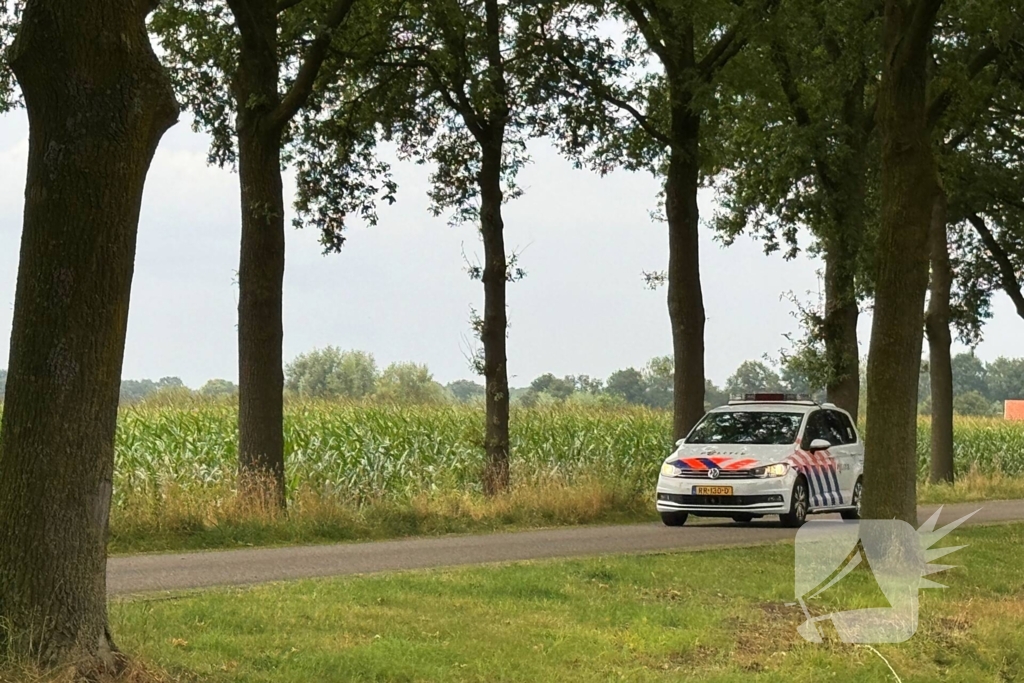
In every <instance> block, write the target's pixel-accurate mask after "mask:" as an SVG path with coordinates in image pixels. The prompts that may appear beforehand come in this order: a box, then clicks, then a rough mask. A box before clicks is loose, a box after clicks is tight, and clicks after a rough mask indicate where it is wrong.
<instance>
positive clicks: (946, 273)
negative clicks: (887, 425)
mask: <svg viewBox="0 0 1024 683" xmlns="http://www.w3.org/2000/svg"><path fill="white" fill-rule="evenodd" d="M930 238H931V262H932V277H931V292H930V295H929V299H928V313H927V315H926V316H925V328H926V330H927V332H928V369H929V374H930V378H931V387H932V463H931V465H932V467H931V482H932V483H933V484H934V483H938V482H950V483H952V482H953V476H954V473H953V365H952V358H951V355H950V346H951V344H952V342H953V340H952V336H951V335H950V332H949V319H950V313H949V292H950V288H951V287H952V283H953V269H952V268H951V267H950V263H949V235H948V228H947V225H946V195H945V193H944V192H942V191H941V190H940V191H939V192H937V193H936V195H935V206H934V208H933V210H932V228H931V235H930Z"/></svg>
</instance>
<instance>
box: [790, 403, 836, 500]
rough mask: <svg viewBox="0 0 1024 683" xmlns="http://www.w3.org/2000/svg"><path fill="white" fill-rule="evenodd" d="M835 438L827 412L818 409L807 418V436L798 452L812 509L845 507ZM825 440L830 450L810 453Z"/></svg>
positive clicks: (805, 433) (805, 428)
mask: <svg viewBox="0 0 1024 683" xmlns="http://www.w3.org/2000/svg"><path fill="white" fill-rule="evenodd" d="M836 438H837V437H836V435H835V434H833V430H832V428H831V425H830V421H829V419H828V414H827V411H825V410H815V411H814V412H812V413H811V414H810V415H808V417H807V424H806V425H805V427H804V435H803V438H802V439H801V441H800V450H799V451H798V452H797V461H798V463H799V464H802V465H803V468H802V469H801V471H802V472H803V474H804V476H805V477H806V478H807V485H808V488H809V489H810V494H811V506H812V507H816V508H823V507H825V508H828V507H838V506H841V505H843V504H844V503H843V501H844V500H845V496H843V495H842V491H841V490H840V485H839V460H838V459H837V458H836V456H835V455H834V454H833V452H832V451H833V449H834V448H836V444H835V441H834V439H836ZM817 439H824V440H825V441H828V442H829V444H831V447H830V448H829V449H828V450H824V451H816V452H813V453H812V452H811V443H813V442H814V441H816V440H817Z"/></svg>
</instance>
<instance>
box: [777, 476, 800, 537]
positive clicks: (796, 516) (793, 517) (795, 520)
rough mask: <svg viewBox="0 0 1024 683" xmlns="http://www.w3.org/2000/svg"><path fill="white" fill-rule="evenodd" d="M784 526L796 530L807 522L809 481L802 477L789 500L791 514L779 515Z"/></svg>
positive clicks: (795, 485)
mask: <svg viewBox="0 0 1024 683" xmlns="http://www.w3.org/2000/svg"><path fill="white" fill-rule="evenodd" d="M779 519H780V520H781V521H782V526H785V527H789V528H792V529H795V528H797V527H801V526H803V525H804V522H806V521H807V481H806V480H805V479H804V478H803V477H800V478H799V479H797V480H796V483H795V484H793V494H792V495H791V496H790V498H789V512H788V513H787V514H784V515H779Z"/></svg>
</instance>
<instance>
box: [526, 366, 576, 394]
mask: <svg viewBox="0 0 1024 683" xmlns="http://www.w3.org/2000/svg"><path fill="white" fill-rule="evenodd" d="M530 389H531V390H532V391H534V392H536V393H539V394H548V395H549V396H551V397H552V398H553V399H555V400H556V401H564V400H565V399H567V398H569V397H570V396H572V394H573V392H575V391H576V382H575V380H574V379H573V378H572V377H564V378H562V379H559V378H557V377H555V376H554V375H552V374H551V373H550V372H549V373H547V374H546V375H541V376H540V377H538V378H537V379H535V380H533V381H532V382H530Z"/></svg>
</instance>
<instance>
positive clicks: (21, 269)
mask: <svg viewBox="0 0 1024 683" xmlns="http://www.w3.org/2000/svg"><path fill="white" fill-rule="evenodd" d="M153 4H154V3H151V2H148V1H144V0H139V1H137V2H125V1H124V0H94V2H89V3H82V2H79V3H75V2H58V1H57V0H29V2H28V3H27V4H26V6H25V9H24V12H23V14H22V16H21V27H20V29H19V31H18V36H17V39H16V41H15V44H14V46H13V48H12V52H11V55H10V56H11V65H12V68H13V70H14V73H15V74H16V76H17V79H18V82H19V84H20V86H21V89H22V93H23V94H24V97H25V103H26V106H27V109H28V117H29V154H28V177H27V182H26V190H25V217H24V230H23V233H22V244H21V256H20V262H19V266H18V284H17V290H16V294H15V305H14V320H13V325H12V331H11V351H10V362H9V366H8V367H9V375H8V378H7V388H6V397H5V406H4V416H3V426H2V429H0V519H2V520H3V525H2V526H0V620H2V621H4V622H5V630H4V632H3V633H2V634H0V640H4V641H6V642H5V643H3V644H0V647H2V648H5V651H6V652H8V653H10V654H13V655H14V656H16V657H24V658H29V659H31V660H35V661H40V662H42V663H43V664H44V665H50V666H52V665H60V664H64V663H66V662H69V661H75V662H76V663H78V664H79V666H80V667H81V669H82V670H83V673H96V672H101V671H112V670H115V669H116V668H117V666H118V658H117V657H116V648H115V646H114V644H113V642H112V639H111V637H110V633H109V630H108V625H107V610H106V541H107V522H108V517H109V510H110V495H111V482H112V475H113V466H114V429H115V423H116V420H117V402H118V391H119V384H120V375H121V364H122V360H123V357H124V342H125V332H126V328H127V320H128V304H129V297H130V294H131V282H132V274H133V270H134V261H135V244H136V236H137V234H138V221H139V210H140V206H141V202H142V191H143V186H144V183H145V179H146V173H147V172H148V170H149V164H150V161H151V160H152V158H153V154H154V152H155V150H156V146H157V143H158V142H159V140H160V138H161V136H162V135H163V133H164V132H165V131H166V130H167V129H168V128H169V127H170V126H171V125H172V124H173V123H174V122H175V120H176V119H177V113H178V108H177V104H176V103H175V100H174V94H173V92H172V89H171V83H170V79H169V78H168V77H167V75H166V74H165V73H164V71H163V69H162V67H161V66H160V63H159V61H158V60H157V58H156V56H155V55H154V53H153V50H152V47H151V46H150V44H149V37H148V36H147V33H146V25H145V19H146V15H147V14H148V11H149V10H150V9H151V8H152V5H153Z"/></svg>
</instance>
